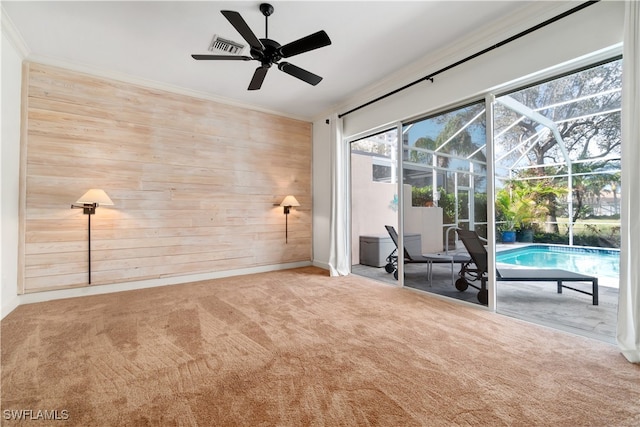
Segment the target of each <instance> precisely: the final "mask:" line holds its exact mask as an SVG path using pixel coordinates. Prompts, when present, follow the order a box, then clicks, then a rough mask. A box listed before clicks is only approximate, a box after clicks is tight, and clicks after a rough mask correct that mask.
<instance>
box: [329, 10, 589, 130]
mask: <svg viewBox="0 0 640 427" xmlns="http://www.w3.org/2000/svg"><path fill="white" fill-rule="evenodd" d="M599 1H600V0H594V1H587V2H585V3H582V4H580V5H578V6H576V7H574V8H572V9H569V10H567V11H566V12H563V13H561V14H560V15H557V16H554V17H553V18H550V19H547V20H546V21H544V22H542V23H540V24H538V25H535V26H533V27H531V28H529V29H526V30H524V31H522V32H520V33H518V34H516V35H514V36H511V37H509V38H508V39H505V40H502V41H501V42H498V43H496V44H494V45H493V46H490V47H488V48H486V49H483V50H481V51H480V52H476V53H474V54H473V55H469V56H467V57H466V58H464V59H461V60H459V61H457V62H454V63H453V64H451V65H447V66H446V67H444V68H441V69H439V70H438V71H436V72H434V73H431V74H429V75H428V76H424V77H422V78H420V79H418V80H415V81H413V82H411V83H409V84H406V85H404V86H402V87H400V88H398V89H395V90H392V91H391V92H388V93H385V94H384V95H382V96H379V97H377V98H375V99H372V100H371V101H369V102H366V103H364V104H362V105H359V106H358V107H355V108H353V109H351V110H349V111H347V112H346V113H342V114H338V118H342V117H344V116H346V115H347V114H351V113H353V112H354V111H358V110H360V109H362V108H364V107H367V106H369V105H371V104H374V103H376V102H378V101H381V100H383V99H385V98H388V97H390V96H391V95H395V94H396V93H398V92H401V91H403V90H405V89H408V88H410V87H412V86H415V85H417V84H418V83H421V82H423V81H425V80H430V81H431V82H433V78H434V77H435V76H437V75H438V74H441V73H444V72H445V71H448V70H450V69H452V68H454V67H457V66H458V65H462V64H464V63H465V62H468V61H471V60H472V59H474V58H477V57H478V56H481V55H484V54H485V53H487V52H490V51H492V50H494V49H497V48H499V47H501V46H504V45H506V44H507V43H511V42H512V41H514V40H517V39H519V38H521V37H524V36H526V35H527V34H530V33H532V32H534V31H537V30H539V29H540V28H543V27H546V26H547V25H549V24H552V23H554V22H556V21H559V20H561V19H563V18H566V17H567V16H569V15H572V14H574V13H576V12H579V11H581V10H582V9H585V8H587V7H589V6H591V5H594V4H596V3H598V2H599Z"/></svg>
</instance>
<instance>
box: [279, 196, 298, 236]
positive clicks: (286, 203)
mask: <svg viewBox="0 0 640 427" xmlns="http://www.w3.org/2000/svg"><path fill="white" fill-rule="evenodd" d="M280 206H282V207H284V242H285V243H288V235H289V221H288V217H289V211H290V210H291V207H292V206H300V203H298V201H297V200H296V198H295V197H293V196H291V195H289V196H287V197H285V198H284V200H283V201H282V203H280Z"/></svg>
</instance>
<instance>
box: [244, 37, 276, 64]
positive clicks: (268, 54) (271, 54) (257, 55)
mask: <svg viewBox="0 0 640 427" xmlns="http://www.w3.org/2000/svg"><path fill="white" fill-rule="evenodd" d="M260 41H261V42H262V45H263V46H264V51H259V50H257V49H253V48H251V51H250V52H251V56H252V57H253V58H254V59H257V60H258V61H260V62H261V63H262V65H263V66H265V67H270V66H271V65H272V64H274V63H276V62H278V61H280V60H281V59H282V56H281V55H280V51H279V49H280V43H278V42H277V41H275V40H271V39H260Z"/></svg>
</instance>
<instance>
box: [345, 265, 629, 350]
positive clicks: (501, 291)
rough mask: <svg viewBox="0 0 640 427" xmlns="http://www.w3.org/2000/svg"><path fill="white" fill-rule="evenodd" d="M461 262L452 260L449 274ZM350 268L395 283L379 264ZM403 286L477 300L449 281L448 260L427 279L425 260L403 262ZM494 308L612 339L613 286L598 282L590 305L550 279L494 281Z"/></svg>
mask: <svg viewBox="0 0 640 427" xmlns="http://www.w3.org/2000/svg"><path fill="white" fill-rule="evenodd" d="M459 270H460V266H459V265H458V264H456V266H455V269H454V277H455V278H457V277H458V275H457V273H458V271H459ZM352 272H353V273H354V274H358V275H361V276H366V277H370V278H372V279H375V280H378V281H382V282H385V283H389V284H393V285H397V284H398V281H397V280H395V279H394V278H393V274H389V273H387V272H386V271H385V269H384V267H380V268H377V267H368V266H364V265H354V266H352ZM574 285H576V286H575V287H577V288H579V289H583V288H584V289H585V290H588V291H590V290H591V285H590V284H586V283H585V284H584V285H583V284H582V283H574ZM405 286H407V287H410V288H413V289H418V290H420V291H426V292H430V293H433V294H437V295H442V296H446V297H450V298H454V299H456V300H462V301H466V302H469V303H472V304H479V303H478V300H477V290H476V289H474V288H471V287H469V289H467V290H466V291H464V292H460V291H458V290H457V289H456V288H455V286H454V284H453V283H452V281H451V266H450V265H445V264H434V265H433V280H432V283H431V284H430V283H429V280H428V277H427V265H426V264H406V265H405ZM497 292H498V301H497V312H498V313H500V314H503V315H507V316H511V317H515V318H518V319H522V320H525V321H528V322H531V323H536V324H540V325H544V326H548V327H551V328H555V329H560V330H564V331H566V332H570V333H574V334H577V335H583V336H587V337H590V338H594V339H598V340H600V341H605V342H608V343H612V344H615V335H616V319H617V307H618V289H617V288H613V287H608V286H603V285H600V286H599V293H598V294H599V304H598V305H597V306H594V305H592V298H591V296H589V295H584V294H581V293H578V292H574V291H572V290H569V289H564V290H563V293H562V294H558V293H557V290H556V284H555V282H498V284H497Z"/></svg>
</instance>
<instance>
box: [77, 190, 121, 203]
mask: <svg viewBox="0 0 640 427" xmlns="http://www.w3.org/2000/svg"><path fill="white" fill-rule="evenodd" d="M76 203H79V204H88V205H90V204H93V203H97V204H98V205H104V206H113V201H112V200H111V199H110V198H109V196H107V193H105V192H104V190H100V189H98V188H92V189H91V190H89V191H87V192H86V193H84V194H83V195H82V197H80V198H79V199H78V201H77V202H76Z"/></svg>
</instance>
